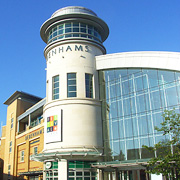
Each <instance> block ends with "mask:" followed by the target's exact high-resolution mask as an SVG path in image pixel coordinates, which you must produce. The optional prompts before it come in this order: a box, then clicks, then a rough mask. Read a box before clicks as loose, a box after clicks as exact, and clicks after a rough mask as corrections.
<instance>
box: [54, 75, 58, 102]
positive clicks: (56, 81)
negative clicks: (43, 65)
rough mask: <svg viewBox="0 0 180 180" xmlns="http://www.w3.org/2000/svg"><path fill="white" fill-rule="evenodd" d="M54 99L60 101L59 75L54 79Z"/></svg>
mask: <svg viewBox="0 0 180 180" xmlns="http://www.w3.org/2000/svg"><path fill="white" fill-rule="evenodd" d="M52 99H53V100H55V99H59V75H57V76H54V77H53V78H52Z"/></svg>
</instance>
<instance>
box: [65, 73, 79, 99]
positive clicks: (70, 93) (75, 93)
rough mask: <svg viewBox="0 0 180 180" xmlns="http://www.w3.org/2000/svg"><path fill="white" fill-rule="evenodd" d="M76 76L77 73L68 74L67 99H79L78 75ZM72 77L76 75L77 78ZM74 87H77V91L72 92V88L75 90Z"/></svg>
mask: <svg viewBox="0 0 180 180" xmlns="http://www.w3.org/2000/svg"><path fill="white" fill-rule="evenodd" d="M76 74H77V73H75V72H71V73H67V97H68V98H71V97H77V75H76ZM72 75H75V77H70V76H72ZM70 82H71V83H72V84H71V83H70ZM73 82H75V83H73ZM73 87H75V90H70V88H73ZM73 94H74V95H73Z"/></svg>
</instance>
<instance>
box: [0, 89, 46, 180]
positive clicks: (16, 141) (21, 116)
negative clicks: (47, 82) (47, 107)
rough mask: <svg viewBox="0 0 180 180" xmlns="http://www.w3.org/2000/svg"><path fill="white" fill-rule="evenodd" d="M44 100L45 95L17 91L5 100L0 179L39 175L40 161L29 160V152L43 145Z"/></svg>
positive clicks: (38, 178) (35, 176)
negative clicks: (5, 115)
mask: <svg viewBox="0 0 180 180" xmlns="http://www.w3.org/2000/svg"><path fill="white" fill-rule="evenodd" d="M44 103H45V99H43V100H41V98H39V97H36V96H33V95H30V94H27V93H24V92H19V91H16V92H15V93H14V94H13V95H12V96H10V97H9V98H8V99H7V100H6V101H5V103H4V104H6V105H8V108H7V122H6V126H3V128H2V137H1V146H0V156H1V157H0V158H1V159H2V165H3V168H2V169H3V174H2V176H1V179H3V180H14V179H30V180H40V179H42V176H43V164H42V163H40V162H35V161H32V160H31V158H30V156H31V155H33V154H37V153H40V152H41V151H42V150H43V147H44V122H43V118H42V115H43V105H44Z"/></svg>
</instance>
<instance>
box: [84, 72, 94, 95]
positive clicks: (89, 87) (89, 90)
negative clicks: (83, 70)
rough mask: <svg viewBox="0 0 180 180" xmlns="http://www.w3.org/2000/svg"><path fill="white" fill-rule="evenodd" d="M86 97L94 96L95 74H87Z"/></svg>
mask: <svg viewBox="0 0 180 180" xmlns="http://www.w3.org/2000/svg"><path fill="white" fill-rule="evenodd" d="M85 84H86V97H87V98H93V75H92V74H85Z"/></svg>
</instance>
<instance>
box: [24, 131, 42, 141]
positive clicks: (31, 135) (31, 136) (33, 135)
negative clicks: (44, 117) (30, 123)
mask: <svg viewBox="0 0 180 180" xmlns="http://www.w3.org/2000/svg"><path fill="white" fill-rule="evenodd" d="M43 133H44V129H41V130H39V131H36V132H34V133H31V134H29V135H27V136H25V140H28V139H31V138H33V137H36V136H38V135H40V134H43Z"/></svg>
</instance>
